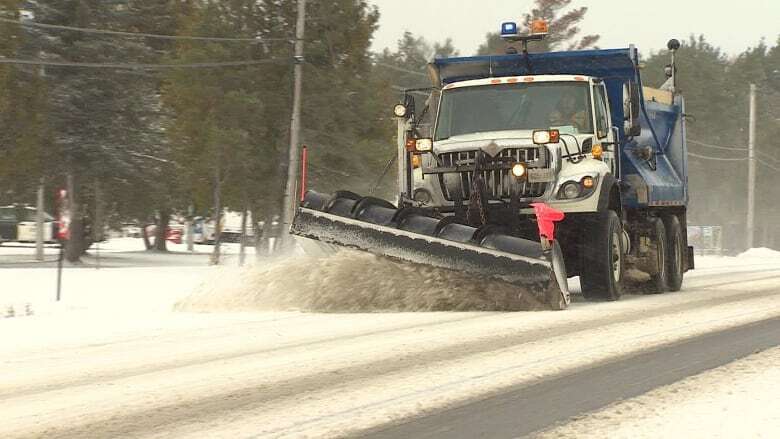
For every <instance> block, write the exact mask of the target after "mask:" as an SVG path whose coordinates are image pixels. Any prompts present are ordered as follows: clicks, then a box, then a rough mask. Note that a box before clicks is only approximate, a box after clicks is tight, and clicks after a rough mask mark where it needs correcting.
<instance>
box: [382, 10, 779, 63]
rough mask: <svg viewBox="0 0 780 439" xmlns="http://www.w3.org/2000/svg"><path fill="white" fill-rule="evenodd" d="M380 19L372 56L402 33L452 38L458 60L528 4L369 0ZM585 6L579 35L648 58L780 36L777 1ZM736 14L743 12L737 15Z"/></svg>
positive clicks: (735, 47) (734, 48) (730, 50)
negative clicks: (677, 46)
mask: <svg viewBox="0 0 780 439" xmlns="http://www.w3.org/2000/svg"><path fill="white" fill-rule="evenodd" d="M368 2H369V3H370V4H374V5H376V6H378V7H379V11H380V13H381V14H382V17H381V19H380V21H379V24H380V28H379V30H378V31H377V32H376V34H375V37H374V45H373V48H374V50H377V51H379V50H381V49H383V48H384V47H391V48H395V47H396V42H397V41H398V39H399V38H400V36H401V35H402V34H403V32H404V31H405V30H409V31H411V32H412V33H414V34H415V35H419V36H423V37H425V39H426V40H429V41H432V42H433V41H443V40H444V39H445V38H447V37H451V38H452V39H453V42H454V44H455V47H457V48H458V49H459V50H460V52H461V55H472V54H474V52H475V51H476V49H477V47H478V46H479V45H480V44H481V43H482V42H483V41H484V39H485V34H486V33H488V32H494V31H497V30H498V29H499V26H500V23H501V22H503V21H520V17H522V15H523V14H524V13H525V12H527V11H529V10H530V9H531V5H532V4H533V1H532V0H468V1H467V0H368ZM572 6H587V7H588V8H589V9H588V13H587V15H586V16H585V20H584V22H583V23H582V26H581V27H582V30H583V33H584V34H588V33H597V34H600V35H601V40H600V41H599V46H600V47H602V48H617V47H627V46H628V45H629V44H631V43H633V44H635V45H636V46H637V47H638V48H639V49H640V51H642V53H644V54H648V53H649V52H650V51H657V50H659V49H661V48H663V47H665V46H666V42H667V41H668V40H669V38H672V37H674V38H678V39H687V38H688V36H689V35H690V34H692V33H693V34H697V35H698V34H703V35H704V36H705V37H706V38H707V40H708V41H709V42H710V43H712V44H713V45H715V46H718V47H720V48H721V49H722V50H723V51H724V52H726V53H727V54H729V55H735V54H738V53H740V52H742V51H743V50H745V49H746V48H748V47H751V46H755V45H756V44H757V43H758V42H759V41H760V39H761V38H762V37H764V38H766V40H767V43H768V44H769V45H770V46H774V45H775V44H776V42H777V37H778V35H779V34H780V0H736V1H734V0H729V1H727V0H652V1H638V0H574V1H573V2H572ZM738 8H741V9H738Z"/></svg>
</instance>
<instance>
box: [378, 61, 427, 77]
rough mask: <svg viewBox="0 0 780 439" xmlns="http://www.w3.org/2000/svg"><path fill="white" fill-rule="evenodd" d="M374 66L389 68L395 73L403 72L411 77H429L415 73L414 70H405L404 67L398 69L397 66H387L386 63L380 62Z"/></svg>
mask: <svg viewBox="0 0 780 439" xmlns="http://www.w3.org/2000/svg"><path fill="white" fill-rule="evenodd" d="M374 65H376V66H379V67H384V68H387V69H390V70H395V71H398V72H402V73H409V74H410V75H418V76H423V77H425V78H427V77H428V75H426V74H425V73H421V72H415V71H414V70H409V69H405V68H403V67H397V66H394V65H392V64H385V63H381V62H378V63H374Z"/></svg>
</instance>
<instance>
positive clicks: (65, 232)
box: [57, 189, 70, 241]
mask: <svg viewBox="0 0 780 439" xmlns="http://www.w3.org/2000/svg"><path fill="white" fill-rule="evenodd" d="M57 212H58V214H59V218H58V219H57V226H58V227H57V239H59V240H61V241H67V240H69V239H70V203H69V202H68V191H66V190H65V189H60V190H59V191H57Z"/></svg>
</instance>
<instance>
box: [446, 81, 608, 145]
mask: <svg viewBox="0 0 780 439" xmlns="http://www.w3.org/2000/svg"><path fill="white" fill-rule="evenodd" d="M440 108H441V111H440V112H439V118H438V122H437V127H436V136H435V140H444V139H448V138H450V137H452V136H458V135H462V134H472V133H481V132H488V131H509V130H536V129H549V128H557V129H559V130H561V132H562V133H570V134H579V133H593V123H592V121H593V117H592V115H591V105H590V93H589V88H588V84H587V82H538V83H516V84H501V85H484V86H477V87H461V88H455V89H452V90H449V91H445V92H444V94H443V97H442V101H441V107H440Z"/></svg>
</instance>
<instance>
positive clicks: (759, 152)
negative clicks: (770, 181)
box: [756, 151, 780, 163]
mask: <svg viewBox="0 0 780 439" xmlns="http://www.w3.org/2000/svg"><path fill="white" fill-rule="evenodd" d="M756 154H759V155H762V156H764V158H765V159H769V160H772V161H773V162H775V163H777V162H780V159H777V158H775V157H772V156H771V155H769V154H767V153H765V152H763V151H756Z"/></svg>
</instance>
